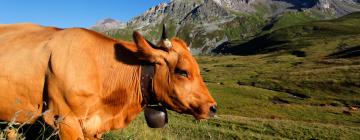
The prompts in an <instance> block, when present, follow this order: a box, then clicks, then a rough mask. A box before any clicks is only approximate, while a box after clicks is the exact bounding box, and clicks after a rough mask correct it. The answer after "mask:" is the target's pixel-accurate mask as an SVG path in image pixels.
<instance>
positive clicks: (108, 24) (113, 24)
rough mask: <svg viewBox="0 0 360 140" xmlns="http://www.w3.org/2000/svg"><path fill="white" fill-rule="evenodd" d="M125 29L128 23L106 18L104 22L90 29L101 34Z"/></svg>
mask: <svg viewBox="0 0 360 140" xmlns="http://www.w3.org/2000/svg"><path fill="white" fill-rule="evenodd" d="M125 27H126V23H123V22H121V21H118V20H115V19H112V18H105V19H103V20H100V21H98V22H97V23H96V24H95V25H94V26H92V27H90V29H93V30H96V31H99V32H106V31H108V30H111V29H123V28H125Z"/></svg>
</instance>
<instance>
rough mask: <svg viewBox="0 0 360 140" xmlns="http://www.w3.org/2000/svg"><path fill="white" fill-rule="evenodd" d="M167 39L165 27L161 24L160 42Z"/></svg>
mask: <svg viewBox="0 0 360 140" xmlns="http://www.w3.org/2000/svg"><path fill="white" fill-rule="evenodd" d="M167 38H168V36H167V33H166V25H165V23H164V24H163V30H162V35H161V39H162V40H165V39H167Z"/></svg>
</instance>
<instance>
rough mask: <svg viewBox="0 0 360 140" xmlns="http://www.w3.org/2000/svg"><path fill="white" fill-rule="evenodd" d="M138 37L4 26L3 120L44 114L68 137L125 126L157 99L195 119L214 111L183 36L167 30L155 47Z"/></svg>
mask: <svg viewBox="0 0 360 140" xmlns="http://www.w3.org/2000/svg"><path fill="white" fill-rule="evenodd" d="M133 39H134V42H135V43H132V42H126V41H121V40H118V41H116V40H113V39H111V38H108V37H105V36H103V35H101V34H98V33H96V32H93V31H90V30H87V29H80V28H69V29H58V28H53V27H43V26H39V25H34V24H13V25H0V99H1V102H0V120H5V121H11V120H16V122H19V123H33V122H34V121H35V120H36V119H37V118H39V117H43V119H44V120H45V122H46V123H47V124H49V125H51V126H52V127H54V128H57V129H59V132H60V138H61V139H66V140H67V139H85V138H89V139H96V138H94V136H96V135H98V134H101V133H103V132H106V131H108V130H112V129H120V128H124V127H126V126H127V125H128V124H129V123H130V122H131V121H132V120H133V119H134V118H135V116H136V115H137V114H138V113H140V112H141V111H142V110H143V108H144V107H146V106H148V105H150V104H161V105H162V106H165V107H166V108H168V109H170V110H173V111H176V112H179V113H187V114H191V115H193V116H194V117H195V118H196V119H206V118H208V117H209V116H213V115H214V113H215V112H216V107H215V105H216V103H215V101H214V99H213V98H212V97H211V95H210V94H209V91H208V89H207V87H206V85H205V84H204V82H203V80H202V78H201V76H200V71H199V67H198V64H197V63H196V61H195V59H194V58H193V57H192V55H191V53H190V51H189V49H188V47H187V45H186V44H185V43H184V41H182V40H180V39H178V38H174V39H171V40H168V39H166V35H165V34H163V38H162V39H161V41H160V43H158V45H153V44H151V43H150V42H148V41H147V40H146V39H144V37H143V36H142V35H141V34H139V33H138V32H134V34H133ZM146 71H150V72H149V73H147V72H146ZM152 73H153V74H152ZM144 76H147V78H146V77H145V78H144ZM146 79H147V80H146ZM149 79H150V80H149ZM144 81H145V82H144ZM146 85H148V86H150V88H149V89H148V90H147V88H148V87H146ZM142 88H143V89H142ZM144 88H146V89H144Z"/></svg>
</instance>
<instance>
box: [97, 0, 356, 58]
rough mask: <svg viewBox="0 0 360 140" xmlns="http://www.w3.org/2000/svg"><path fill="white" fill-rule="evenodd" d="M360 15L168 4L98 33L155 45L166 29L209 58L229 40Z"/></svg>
mask: <svg viewBox="0 0 360 140" xmlns="http://www.w3.org/2000/svg"><path fill="white" fill-rule="evenodd" d="M355 11H360V2H359V0H172V1H171V2H169V3H161V4H159V5H157V6H155V7H152V8H150V9H149V10H147V11H145V12H144V13H143V14H142V15H139V16H137V17H134V18H133V19H132V20H131V21H129V22H128V23H127V26H126V27H125V28H116V29H109V30H106V31H102V32H103V33H104V34H106V35H108V36H111V37H114V38H122V39H127V40H131V34H132V32H133V31H134V30H139V31H141V32H142V33H143V34H144V35H145V36H146V37H147V38H148V39H149V40H152V41H154V42H155V41H157V40H158V37H159V36H160V32H161V25H162V24H163V23H165V24H166V25H167V27H168V30H169V35H170V36H177V37H179V38H182V39H184V40H185V41H186V42H187V43H188V44H189V46H191V51H192V53H193V54H204V53H205V54H206V53H211V52H212V50H213V49H214V48H216V47H217V46H219V45H221V44H223V43H224V42H228V41H232V40H242V41H247V40H250V39H252V38H254V37H256V36H259V35H262V34H265V33H267V32H271V31H273V30H276V29H280V28H283V27H287V26H291V25H296V24H301V23H304V22H308V21H314V20H323V19H332V18H336V17H340V16H343V15H346V14H349V13H352V12H355Z"/></svg>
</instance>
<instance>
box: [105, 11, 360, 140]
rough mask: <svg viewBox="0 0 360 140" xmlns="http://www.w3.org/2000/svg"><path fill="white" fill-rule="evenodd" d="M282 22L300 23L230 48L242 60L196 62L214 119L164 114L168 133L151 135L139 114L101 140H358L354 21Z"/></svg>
mask: <svg viewBox="0 0 360 140" xmlns="http://www.w3.org/2000/svg"><path fill="white" fill-rule="evenodd" d="M284 18H287V20H289V19H292V20H299V21H304V22H300V23H299V22H296V24H295V22H292V21H286V20H284V21H282V19H279V20H278V22H277V23H276V25H275V26H274V28H273V29H272V30H273V31H271V30H270V32H269V33H265V34H264V35H262V36H260V37H257V38H255V39H254V40H252V41H250V42H247V43H243V41H233V42H231V43H232V44H230V45H229V46H230V48H231V47H232V48H233V50H232V51H234V52H237V51H238V52H237V53H238V54H243V55H246V56H231V55H230V56H198V57H197V60H198V62H199V64H200V67H201V72H202V75H203V78H204V80H205V82H206V83H207V85H208V87H209V89H210V91H211V92H212V95H213V96H214V98H215V99H216V100H217V102H218V105H219V114H218V116H217V117H216V118H213V119H210V120H206V121H195V120H194V119H193V118H192V117H191V116H187V115H179V114H177V113H174V112H171V113H170V118H169V119H170V120H169V125H168V127H166V128H164V129H150V128H148V127H147V126H146V123H145V121H144V117H143V116H142V114H141V115H140V116H139V117H138V118H137V119H136V120H135V121H134V122H133V123H131V125H130V126H129V127H128V128H126V129H123V130H118V131H113V132H110V133H108V134H107V135H105V137H104V138H105V139H358V138H359V137H360V110H359V107H360V59H359V58H360V54H359V51H360V28H359V25H360V23H359V22H360V20H359V19H360V13H355V14H351V15H348V16H345V17H342V18H338V19H334V20H327V21H311V22H308V21H306V20H307V19H306V15H301V16H298V17H292V15H291V14H290V15H289V17H284ZM293 18H296V19H293ZM291 24H293V25H291ZM287 25H289V26H287ZM290 25H291V26H290ZM189 31H191V30H189ZM230 33H231V32H230ZM239 44H242V45H239ZM244 44H245V45H244ZM231 45H232V46H231ZM247 49H248V50H247Z"/></svg>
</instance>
